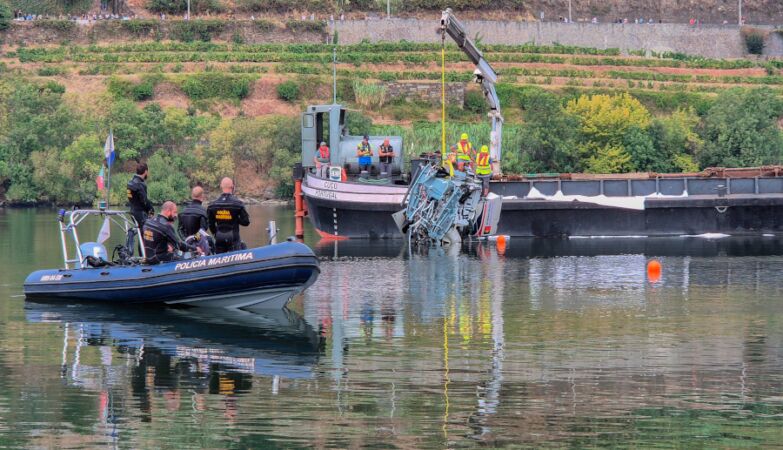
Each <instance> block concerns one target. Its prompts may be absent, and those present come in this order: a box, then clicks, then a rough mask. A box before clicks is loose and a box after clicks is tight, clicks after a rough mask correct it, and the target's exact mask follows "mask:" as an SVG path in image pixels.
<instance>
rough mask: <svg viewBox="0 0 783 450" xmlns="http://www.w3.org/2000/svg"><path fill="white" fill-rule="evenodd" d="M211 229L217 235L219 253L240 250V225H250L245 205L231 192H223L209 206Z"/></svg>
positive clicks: (208, 213)
mask: <svg viewBox="0 0 783 450" xmlns="http://www.w3.org/2000/svg"><path fill="white" fill-rule="evenodd" d="M207 216H208V218H209V231H211V232H212V234H213V235H214V237H215V246H216V249H217V253H222V252H223V251H231V250H239V248H240V244H241V243H242V241H241V239H240V237H239V226H240V225H241V226H243V227H246V226H248V225H250V216H248V214H247V211H246V210H245V205H244V203H242V201H240V200H239V199H238V198H236V197H234V196H233V195H231V194H223V195H221V196H220V197H218V199H217V200H215V201H214V202H212V203H210V205H209V208H207Z"/></svg>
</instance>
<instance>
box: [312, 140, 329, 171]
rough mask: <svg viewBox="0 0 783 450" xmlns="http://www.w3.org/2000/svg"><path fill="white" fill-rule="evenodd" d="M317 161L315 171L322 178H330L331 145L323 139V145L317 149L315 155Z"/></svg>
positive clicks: (314, 158)
mask: <svg viewBox="0 0 783 450" xmlns="http://www.w3.org/2000/svg"><path fill="white" fill-rule="evenodd" d="M313 161H314V162H315V173H316V174H317V175H318V176H319V177H321V178H329V161H330V159H329V147H328V146H327V145H326V142H323V141H321V146H320V147H318V149H317V150H316V151H315V156H313Z"/></svg>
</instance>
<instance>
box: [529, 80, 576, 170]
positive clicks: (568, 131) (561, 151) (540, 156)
mask: <svg viewBox="0 0 783 450" xmlns="http://www.w3.org/2000/svg"><path fill="white" fill-rule="evenodd" d="M521 106H522V109H523V111H524V119H525V124H524V125H523V127H522V131H521V134H522V136H521V143H522V144H521V147H522V148H521V149H520V150H521V153H522V154H521V158H520V165H521V170H523V171H525V172H573V171H577V170H580V169H581V167H580V161H579V155H578V154H577V151H576V137H577V136H576V133H577V129H578V126H579V122H578V120H577V118H576V117H575V116H573V115H571V114H569V113H568V112H566V111H565V110H564V109H563V106H562V104H561V103H560V100H559V99H558V98H557V97H556V96H555V95H554V94H551V93H549V92H547V91H544V90H543V89H536V90H529V91H525V92H524V93H522V98H521Z"/></svg>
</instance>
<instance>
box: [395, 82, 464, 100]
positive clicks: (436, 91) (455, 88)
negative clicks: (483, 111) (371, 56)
mask: <svg viewBox="0 0 783 450" xmlns="http://www.w3.org/2000/svg"><path fill="white" fill-rule="evenodd" d="M383 85H384V86H386V99H387V100H391V99H395V98H404V99H405V100H408V101H411V102H413V101H424V102H429V103H432V104H440V95H441V92H440V83H436V82H426V81H412V82H400V81H394V82H386V83H383ZM446 102H447V103H448V104H451V105H460V106H461V105H462V104H463V103H464V102H465V84H464V83H446Z"/></svg>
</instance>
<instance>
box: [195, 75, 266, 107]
mask: <svg viewBox="0 0 783 450" xmlns="http://www.w3.org/2000/svg"><path fill="white" fill-rule="evenodd" d="M255 78H256V77H254V76H252V75H234V74H224V73H220V72H204V73H199V74H195V75H190V76H187V77H186V78H185V79H184V81H183V82H182V84H181V87H182V90H183V91H184V92H185V94H186V95H187V96H188V97H190V98H191V99H193V100H204V99H215V98H216V99H227V100H236V101H238V100H242V99H243V98H245V97H247V95H248V94H249V93H250V82H251V81H253V80H254V79H255Z"/></svg>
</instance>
